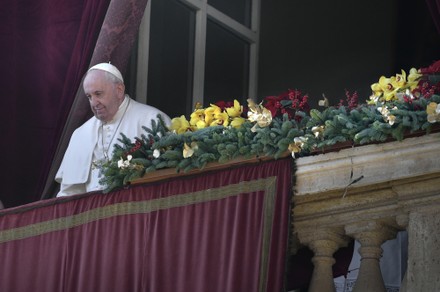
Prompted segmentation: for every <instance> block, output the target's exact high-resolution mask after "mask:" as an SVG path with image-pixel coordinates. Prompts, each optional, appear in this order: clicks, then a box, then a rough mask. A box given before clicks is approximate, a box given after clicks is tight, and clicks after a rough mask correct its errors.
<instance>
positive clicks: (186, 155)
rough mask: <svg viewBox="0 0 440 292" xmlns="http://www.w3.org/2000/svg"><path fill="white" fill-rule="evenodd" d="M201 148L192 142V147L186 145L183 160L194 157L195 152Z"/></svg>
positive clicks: (184, 145)
mask: <svg viewBox="0 0 440 292" xmlns="http://www.w3.org/2000/svg"><path fill="white" fill-rule="evenodd" d="M198 148H199V146H198V145H197V143H196V142H191V146H189V145H188V144H186V143H184V144H183V158H189V157H191V156H193V154H194V151H196V150H197V149H198Z"/></svg>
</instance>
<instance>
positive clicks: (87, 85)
mask: <svg viewBox="0 0 440 292" xmlns="http://www.w3.org/2000/svg"><path fill="white" fill-rule="evenodd" d="M83 87H84V93H85V94H86V96H87V98H88V99H89V102H90V108H91V109H92V112H93V114H94V115H95V117H96V118H97V119H99V120H101V121H103V122H109V121H111V120H112V119H113V117H114V116H115V114H116V112H117V111H118V108H119V105H120V104H121V103H122V101H123V100H124V85H123V84H122V83H119V84H118V83H113V82H112V81H111V80H110V79H109V78H108V77H107V76H106V73H105V72H104V71H101V70H91V71H90V72H88V73H87V75H86V77H85V78H84V83H83Z"/></svg>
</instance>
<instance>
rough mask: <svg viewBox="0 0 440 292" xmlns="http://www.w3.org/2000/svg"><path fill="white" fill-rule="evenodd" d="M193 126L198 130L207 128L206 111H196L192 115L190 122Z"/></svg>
mask: <svg viewBox="0 0 440 292" xmlns="http://www.w3.org/2000/svg"><path fill="white" fill-rule="evenodd" d="M189 123H190V125H191V126H194V127H196V129H203V128H205V127H206V122H205V111H204V110H203V109H196V110H195V111H194V112H193V113H192V114H191V119H190V120H189Z"/></svg>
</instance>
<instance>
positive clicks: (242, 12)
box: [208, 0, 252, 28]
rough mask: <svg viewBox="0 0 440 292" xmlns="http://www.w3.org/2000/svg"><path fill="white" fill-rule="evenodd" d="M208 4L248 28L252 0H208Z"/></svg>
mask: <svg viewBox="0 0 440 292" xmlns="http://www.w3.org/2000/svg"><path fill="white" fill-rule="evenodd" d="M208 4H209V5H211V6H212V7H214V8H215V9H217V10H219V11H221V12H223V13H224V14H226V15H227V16H229V17H231V18H233V19H234V20H236V21H238V22H240V23H241V24H243V25H245V26H247V27H249V28H250V26H251V5H252V0H208Z"/></svg>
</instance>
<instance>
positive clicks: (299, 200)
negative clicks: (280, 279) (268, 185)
mask: <svg viewBox="0 0 440 292" xmlns="http://www.w3.org/2000/svg"><path fill="white" fill-rule="evenodd" d="M358 178H361V179H359V180H358V181H357V182H354V183H353V181H354V180H356V179H358ZM296 182H297V183H296V187H295V194H294V208H293V223H292V224H293V232H294V233H295V235H297V236H298V238H299V241H300V242H301V243H302V244H306V245H308V246H309V247H311V248H313V247H314V249H315V250H318V248H317V247H318V246H317V244H319V242H316V239H315V240H312V239H313V238H312V237H311V236H310V234H313V232H318V231H319V232H320V234H323V230H328V232H330V233H331V230H345V233H346V234H345V235H346V236H350V237H353V238H356V239H360V240H361V241H363V242H364V245H365V249H364V250H363V251H364V254H365V255H366V256H367V254H369V251H371V249H372V248H373V249H374V250H373V254H376V253H380V250H379V248H380V243H381V242H382V241H385V240H388V239H391V238H393V236H394V235H395V232H396V231H398V230H404V229H407V231H408V238H409V255H408V256H409V257H408V258H409V260H408V267H409V268H408V274H407V276H406V278H405V279H406V282H405V283H404V284H405V285H403V286H404V287H405V288H404V289H406V291H440V260H439V259H440V249H439V247H440V246H439V244H440V215H437V214H440V134H439V133H435V134H430V135H426V136H421V137H415V138H409V139H405V140H404V141H401V142H390V143H384V144H377V145H376V144H375V145H366V146H360V147H355V148H350V149H344V150H341V151H339V152H331V153H326V154H320V155H316V156H310V157H303V158H299V159H298V160H297V172H296ZM374 227H377V228H374ZM343 236H344V234H339V237H338V238H343ZM368 237H371V238H368ZM327 240H330V241H332V240H334V241H335V242H334V243H333V244H330V245H331V246H338V243H337V242H338V241H339V240H338V239H336V237H334V238H332V237H331V236H330V237H328V238H327ZM372 242H374V243H375V244H373V245H371V243H372ZM326 244H327V245H328V244H329V243H328V242H326ZM320 247H321V248H319V250H321V252H322V245H321V246H320ZM318 256H319V255H318ZM369 257H370V258H372V261H374V262H372V263H370V265H371V267H373V266H374V267H375V269H376V268H377V267H378V265H377V263H376V262H377V261H378V256H371V255H370V256H369ZM316 261H317V262H320V259H316ZM320 263H321V268H322V267H325V269H326V270H328V264H323V263H324V261H321V262H320ZM371 267H370V270H371ZM364 270H368V269H364ZM364 273H365V272H364ZM375 275H376V276H377V270H376V272H375ZM376 276H374V277H373V276H369V275H363V276H362V277H363V278H364V279H367V280H365V281H368V280H371V281H380V279H378V278H379V277H376ZM359 277H361V275H359ZM376 284H377V285H378V286H375V287H379V286H380V283H376ZM373 286H374V285H373ZM373 286H372V287H373ZM380 287H381V286H380ZM326 289H327V290H322V291H331V290H328V287H326Z"/></svg>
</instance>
